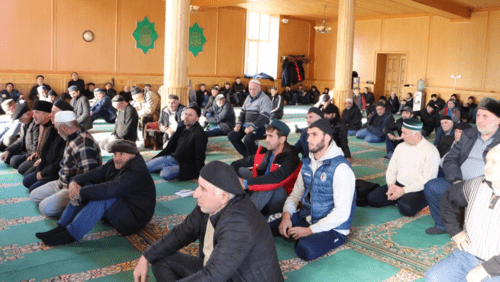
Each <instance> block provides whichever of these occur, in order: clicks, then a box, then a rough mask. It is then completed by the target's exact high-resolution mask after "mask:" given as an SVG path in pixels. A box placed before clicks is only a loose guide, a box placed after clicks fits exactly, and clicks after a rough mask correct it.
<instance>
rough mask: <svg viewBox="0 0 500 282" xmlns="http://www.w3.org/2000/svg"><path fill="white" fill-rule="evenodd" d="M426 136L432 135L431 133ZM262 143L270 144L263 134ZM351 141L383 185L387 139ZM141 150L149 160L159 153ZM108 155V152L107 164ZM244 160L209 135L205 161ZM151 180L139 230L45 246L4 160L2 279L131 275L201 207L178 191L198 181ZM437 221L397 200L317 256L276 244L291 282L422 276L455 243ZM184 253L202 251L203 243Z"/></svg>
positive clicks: (106, 128)
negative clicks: (406, 210) (146, 253)
mask: <svg viewBox="0 0 500 282" xmlns="http://www.w3.org/2000/svg"><path fill="white" fill-rule="evenodd" d="M308 108H309V107H308V106H298V107H297V106H286V107H285V116H284V118H283V121H284V122H286V123H287V124H288V125H289V126H290V127H291V128H292V133H291V134H290V136H289V138H288V141H289V143H290V144H295V142H297V141H298V139H299V136H300V135H299V134H297V133H295V132H294V130H293V129H294V125H295V124H299V126H305V124H306V120H305V114H306V112H307V109H308ZM237 111H238V109H237ZM112 130H113V125H111V124H106V123H104V122H103V121H101V120H98V121H96V123H95V124H94V129H92V130H91V133H92V134H93V136H94V137H95V139H96V140H101V139H102V138H104V137H106V136H107V135H108V134H109V132H111V131H112ZM428 139H429V140H431V141H432V140H433V135H432V136H431V137H430V138H428ZM259 144H260V145H265V142H264V140H260V141H259ZM349 147H350V149H351V153H352V157H353V158H352V160H353V163H352V167H353V171H354V173H355V175H356V178H358V179H364V180H367V181H372V182H375V183H379V184H381V185H382V184H385V170H386V168H387V164H388V161H387V160H386V159H383V158H382V157H383V156H384V155H385V143H378V144H369V143H366V142H364V141H363V140H359V139H357V138H355V137H352V136H351V137H349ZM140 149H141V154H142V155H143V156H144V158H145V159H146V160H148V159H150V158H152V157H153V156H154V155H156V154H157V153H158V151H156V152H153V151H144V149H143V148H140ZM110 158H111V156H110V155H105V156H103V162H106V161H107V160H109V159H110ZM239 158H240V156H239V155H238V153H237V152H236V151H235V150H234V149H233V147H232V145H231V144H230V143H229V142H228V140H227V137H213V138H210V139H209V143H208V148H207V159H206V161H207V162H209V161H213V160H221V161H223V162H226V163H231V162H232V161H234V160H237V159H239ZM152 178H153V179H154V180H155V185H156V193H157V205H156V209H155V215H154V217H153V219H152V220H151V222H150V224H148V225H147V226H146V227H145V228H144V229H143V230H141V231H140V232H139V233H138V234H133V235H131V236H127V237H122V236H121V235H120V234H118V233H117V231H116V230H114V229H113V228H111V227H107V226H104V225H103V224H101V223H99V224H98V225H97V226H96V227H95V228H94V229H93V230H92V231H91V232H90V234H88V235H87V236H85V237H84V239H83V240H82V241H81V242H79V243H75V244H71V245H67V246H61V247H56V248H47V247H46V246H44V245H43V243H41V241H40V240H38V239H37V238H36V237H35V236H34V233H36V232H40V231H46V230H50V229H51V228H53V227H55V226H56V221H55V220H54V219H50V218H45V217H44V216H42V215H41V214H40V212H39V211H38V208H37V207H36V205H34V204H33V203H31V202H30V201H29V198H28V197H29V195H28V191H27V189H26V188H25V187H24V186H22V177H21V176H20V175H19V174H17V173H16V171H15V170H13V169H12V168H11V167H9V166H7V165H5V164H3V163H0V281H9V282H10V281H28V280H29V281H42V280H45V281H61V280H62V281H87V280H95V281H100V282H105V281H132V280H133V278H132V271H133V268H134V267H135V264H136V262H137V259H138V258H139V257H140V252H141V251H142V250H144V249H145V248H147V247H148V246H149V245H150V244H151V243H153V242H154V241H155V240H157V238H159V237H160V236H162V235H163V234H165V233H167V232H168V230H169V229H171V228H173V227H174V226H176V225H177V224H179V223H181V222H182V221H183V220H184V218H185V217H186V215H187V214H188V213H189V212H190V211H191V210H192V209H193V208H194V207H195V205H196V200H195V199H193V198H192V197H188V198H179V197H178V196H177V195H175V192H176V191H178V190H181V189H191V190H194V189H196V187H197V183H196V181H186V182H179V181H173V182H167V181H165V180H163V179H162V178H161V177H160V176H159V175H158V174H156V173H155V174H152ZM431 225H432V219H431V217H430V216H429V214H428V210H424V211H423V212H421V213H420V214H418V215H417V216H416V217H414V218H405V217H403V216H401V215H400V214H399V212H398V210H397V208H396V207H395V206H391V207H385V208H380V209H376V208H370V207H361V208H360V207H358V208H357V210H356V212H355V215H354V220H353V225H352V228H351V234H350V235H349V237H348V240H347V243H346V244H344V245H343V246H341V247H339V248H337V249H336V250H332V251H330V252H329V253H328V254H326V255H325V256H323V257H321V258H319V259H317V260H315V261H311V262H307V261H303V260H301V259H299V258H297V256H296V255H295V252H294V249H293V243H288V242H286V241H284V240H283V239H281V238H275V242H276V249H277V253H278V259H279V260H280V265H281V268H282V271H283V273H284V276H285V277H286V281H309V282H314V281H422V274H423V273H424V272H425V270H426V269H427V268H428V267H430V266H431V265H432V264H434V263H435V262H437V261H438V260H439V259H442V258H443V257H445V256H446V255H447V254H448V253H449V252H450V251H451V250H452V249H453V244H451V243H450V239H449V237H448V236H447V235H441V236H429V235H426V234H425V232H424V230H425V228H427V227H429V226H431ZM182 251H183V252H185V253H188V254H192V255H196V254H197V252H198V244H197V243H193V244H191V245H190V246H188V247H186V248H184V249H183V250H182ZM149 274H150V276H151V278H152V279H151V280H150V281H155V279H154V277H153V275H152V272H151V270H150V272H149Z"/></svg>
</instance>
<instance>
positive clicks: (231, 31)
mask: <svg viewBox="0 0 500 282" xmlns="http://www.w3.org/2000/svg"><path fill="white" fill-rule="evenodd" d="M246 19H247V11H246V10H245V9H234V8H221V9H219V17H218V21H219V25H218V31H217V34H218V40H217V75H219V76H221V75H222V76H235V77H236V76H243V72H244V62H245V61H244V60H245V40H246Z"/></svg>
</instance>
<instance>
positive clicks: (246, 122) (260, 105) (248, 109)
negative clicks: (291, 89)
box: [227, 79, 271, 158]
mask: <svg viewBox="0 0 500 282" xmlns="http://www.w3.org/2000/svg"><path fill="white" fill-rule="evenodd" d="M261 88H262V87H261V84H260V81H258V80H257V79H252V80H250V82H249V83H248V92H250V95H248V96H247V98H246V99H245V102H244V103H243V106H242V107H241V111H240V116H239V117H238V121H237V122H236V126H235V127H234V129H233V131H231V132H229V134H228V135H227V138H228V139H229V141H231V143H232V144H233V146H234V148H235V149H236V151H238V153H240V155H242V156H243V157H244V158H246V157H248V156H253V155H254V154H255V152H256V151H257V147H258V146H257V144H258V143H257V142H256V141H257V140H258V139H259V138H260V137H262V136H264V134H265V133H266V126H267V125H268V124H269V118H270V117H271V100H270V99H269V97H268V96H267V95H266V94H265V93H264V92H262V91H261ZM242 140H243V141H242Z"/></svg>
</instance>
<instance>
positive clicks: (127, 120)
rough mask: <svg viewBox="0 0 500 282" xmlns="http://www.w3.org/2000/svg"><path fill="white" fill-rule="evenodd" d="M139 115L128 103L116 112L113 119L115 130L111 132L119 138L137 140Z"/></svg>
mask: <svg viewBox="0 0 500 282" xmlns="http://www.w3.org/2000/svg"><path fill="white" fill-rule="evenodd" d="M138 122H139V116H138V114H137V110H136V109H135V108H134V107H132V105H130V104H128V105H127V106H126V107H125V109H123V110H122V111H120V112H118V115H117V117H116V121H115V130H114V131H113V134H114V135H116V136H117V137H118V138H119V139H124V140H130V141H134V142H135V141H137V123H138Z"/></svg>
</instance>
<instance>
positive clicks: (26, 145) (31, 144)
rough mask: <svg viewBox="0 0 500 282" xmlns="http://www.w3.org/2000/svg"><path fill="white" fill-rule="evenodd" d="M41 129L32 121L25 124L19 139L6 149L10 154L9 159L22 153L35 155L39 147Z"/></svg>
mask: <svg viewBox="0 0 500 282" xmlns="http://www.w3.org/2000/svg"><path fill="white" fill-rule="evenodd" d="M39 129H40V126H39V125H38V124H37V123H36V122H35V120H32V121H31V122H30V123H28V124H23V125H22V127H21V134H20V136H19V138H18V139H17V140H16V142H14V143H12V144H11V145H10V146H9V147H7V149H5V151H7V152H9V157H12V156H14V155H18V154H22V153H28V155H31V154H33V153H35V152H36V147H37V146H38V133H39Z"/></svg>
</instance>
